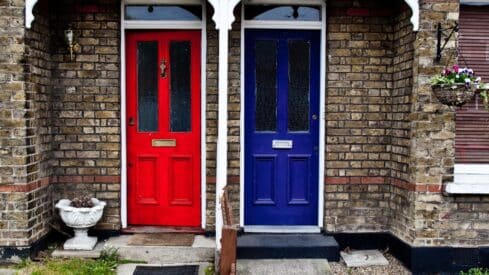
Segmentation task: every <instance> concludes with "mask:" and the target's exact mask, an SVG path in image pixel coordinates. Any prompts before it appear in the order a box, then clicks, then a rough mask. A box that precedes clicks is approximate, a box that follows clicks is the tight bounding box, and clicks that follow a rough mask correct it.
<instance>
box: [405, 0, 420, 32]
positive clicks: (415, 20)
mask: <svg viewBox="0 0 489 275" xmlns="http://www.w3.org/2000/svg"><path fill="white" fill-rule="evenodd" d="M405 1H406V3H407V4H408V5H409V6H410V7H411V10H412V13H413V14H412V15H411V23H412V24H413V31H415V32H417V31H418V30H419V0H405Z"/></svg>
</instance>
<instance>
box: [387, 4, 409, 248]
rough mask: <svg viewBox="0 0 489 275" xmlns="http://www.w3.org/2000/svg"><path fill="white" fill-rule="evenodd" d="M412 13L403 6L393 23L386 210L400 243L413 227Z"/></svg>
mask: <svg viewBox="0 0 489 275" xmlns="http://www.w3.org/2000/svg"><path fill="white" fill-rule="evenodd" d="M410 17H411V10H410V9H408V8H407V7H406V6H405V7H404V8H403V9H402V11H401V13H400V14H399V15H398V16H397V17H396V18H395V20H394V30H393V39H394V40H393V41H394V49H395V52H394V56H393V60H392V65H393V75H392V76H393V79H392V80H393V83H392V84H393V85H392V97H391V98H392V113H391V114H390V120H391V121H392V128H391V130H390V137H391V150H390V152H391V162H390V167H391V179H390V181H391V188H390V201H389V208H390V209H391V219H390V221H389V228H396V229H398V230H396V235H398V236H400V237H401V238H403V239H410V238H411V235H412V230H410V228H411V227H412V225H413V224H414V220H413V219H412V211H413V209H412V207H411V204H410V202H411V201H412V199H413V197H409V195H410V194H409V192H407V191H406V190H405V187H406V186H407V183H409V182H410V170H409V161H410V133H411V132H410V123H409V115H410V113H411V97H412V88H413V83H412V79H413V69H412V68H413V59H414V39H415V38H416V36H415V34H414V33H413V32H412V25H411V22H410Z"/></svg>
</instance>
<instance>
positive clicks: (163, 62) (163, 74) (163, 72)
mask: <svg viewBox="0 0 489 275" xmlns="http://www.w3.org/2000/svg"><path fill="white" fill-rule="evenodd" d="M166 67H167V65H166V60H165V59H164V58H163V59H162V60H161V62H160V69H161V77H162V78H166Z"/></svg>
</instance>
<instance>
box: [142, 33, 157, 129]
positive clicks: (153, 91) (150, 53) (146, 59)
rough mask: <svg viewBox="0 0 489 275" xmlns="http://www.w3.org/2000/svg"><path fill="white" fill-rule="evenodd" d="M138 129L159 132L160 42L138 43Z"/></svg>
mask: <svg viewBox="0 0 489 275" xmlns="http://www.w3.org/2000/svg"><path fill="white" fill-rule="evenodd" d="M137 55H138V129H139V131H140V132H156V131H158V42H156V41H149V42H138V53H137Z"/></svg>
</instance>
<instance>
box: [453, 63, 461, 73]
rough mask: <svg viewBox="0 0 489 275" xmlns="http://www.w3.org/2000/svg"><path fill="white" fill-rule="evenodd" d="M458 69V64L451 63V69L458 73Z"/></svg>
mask: <svg viewBox="0 0 489 275" xmlns="http://www.w3.org/2000/svg"><path fill="white" fill-rule="evenodd" d="M459 69H460V68H459V67H458V65H453V70H454V71H455V72H456V73H458V71H459Z"/></svg>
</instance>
